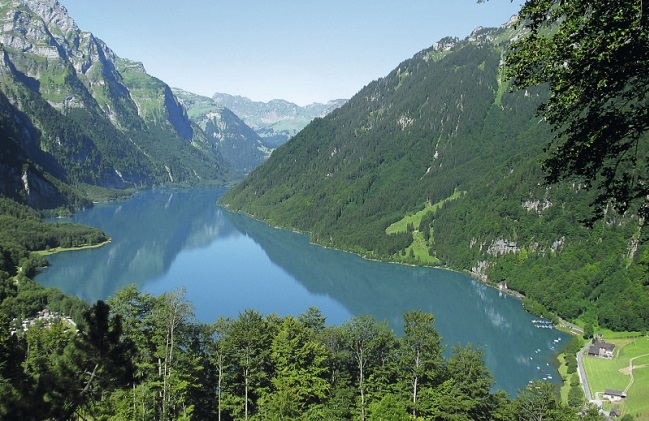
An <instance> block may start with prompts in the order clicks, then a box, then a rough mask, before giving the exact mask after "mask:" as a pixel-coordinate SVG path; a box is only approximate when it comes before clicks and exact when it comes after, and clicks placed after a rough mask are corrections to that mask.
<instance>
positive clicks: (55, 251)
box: [32, 238, 111, 257]
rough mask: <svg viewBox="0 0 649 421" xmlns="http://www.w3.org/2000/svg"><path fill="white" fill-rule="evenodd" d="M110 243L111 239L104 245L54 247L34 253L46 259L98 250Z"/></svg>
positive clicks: (103, 243)
mask: <svg viewBox="0 0 649 421" xmlns="http://www.w3.org/2000/svg"><path fill="white" fill-rule="evenodd" d="M110 242H111V239H110V238H109V239H108V240H106V241H104V242H102V243H98V244H85V245H82V246H78V247H54V248H51V249H49V250H36V251H33V252H32V253H36V254H38V255H40V256H43V257H46V256H51V255H53V254H58V253H66V252H69V251H79V250H87V249H96V248H99V247H103V246H105V245H106V244H108V243H110Z"/></svg>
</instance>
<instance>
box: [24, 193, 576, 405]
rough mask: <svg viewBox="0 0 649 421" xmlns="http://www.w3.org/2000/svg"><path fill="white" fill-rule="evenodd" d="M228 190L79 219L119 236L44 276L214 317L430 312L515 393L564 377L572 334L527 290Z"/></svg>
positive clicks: (152, 196)
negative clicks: (285, 215) (166, 301)
mask: <svg viewBox="0 0 649 421" xmlns="http://www.w3.org/2000/svg"><path fill="white" fill-rule="evenodd" d="M224 191H225V190H224V189H187V190H153V191H145V192H141V193H139V194H137V195H136V196H135V197H134V198H133V199H130V200H128V201H124V202H119V203H109V204H101V205H98V206H96V207H94V208H92V209H88V210H85V211H82V212H79V213H78V214H76V215H75V216H74V217H73V220H74V221H75V222H79V223H83V224H87V225H92V226H96V227H99V228H101V229H103V230H104V231H105V232H106V233H107V234H108V235H110V236H111V238H112V241H111V243H110V244H107V245H106V246H104V247H101V248H99V249H90V250H82V251H77V252H74V253H62V254H58V255H55V256H52V257H51V259H50V261H51V267H50V268H48V269H46V270H45V271H43V273H42V274H40V275H39V276H38V277H37V281H39V282H41V283H42V284H43V285H45V286H48V287H56V288H59V289H61V290H62V291H64V292H66V293H69V294H75V295H78V296H80V297H81V298H84V299H86V300H88V301H91V302H93V301H95V300H98V299H106V298H108V297H109V296H111V295H113V294H114V293H115V291H117V290H119V289H121V288H123V287H124V286H127V285H130V284H135V285H136V286H137V287H138V288H139V289H141V290H143V291H147V292H151V293H153V294H160V293H162V292H165V291H171V290H173V289H174V288H180V287H184V288H185V290H186V297H187V299H188V300H189V301H190V302H191V303H192V304H193V305H194V307H195V312H196V317H197V319H198V320H200V321H203V322H212V321H214V320H216V318H218V317H219V316H230V317H237V315H238V313H239V312H242V311H244V310H246V309H248V308H254V309H256V310H258V311H260V312H262V313H264V314H270V313H277V314H278V315H280V316H282V315H288V314H294V315H297V314H299V313H302V312H304V311H305V310H306V309H307V308H308V307H310V306H316V307H318V308H320V310H321V311H322V312H323V314H324V315H325V316H326V317H327V322H328V323H329V324H340V323H343V322H344V321H345V320H347V319H349V318H350V317H352V316H354V315H359V314H369V315H372V316H374V317H376V318H377V319H379V320H386V321H387V322H388V323H389V324H390V326H391V327H392V328H393V329H394V330H395V331H396V332H397V333H399V334H400V333H401V331H402V315H403V313H404V311H408V310H423V311H426V312H430V313H433V314H434V315H435V318H436V323H435V324H436V327H437V329H438V330H439V331H440V334H441V335H442V337H443V338H444V342H445V343H446V344H447V346H448V348H447V352H449V351H450V347H452V346H454V345H456V344H460V345H466V344H467V343H473V344H477V345H479V346H481V347H482V348H483V349H484V350H485V352H486V363H487V366H488V367H489V369H490V370H491V371H492V373H494V377H495V379H496V381H497V386H498V387H499V388H502V389H504V390H506V391H508V392H510V393H514V392H515V391H516V390H517V389H519V388H521V387H523V386H524V385H525V384H527V382H528V381H529V380H530V379H535V378H542V377H544V376H547V373H552V374H554V375H553V379H554V381H556V379H558V375H557V374H556V371H555V369H554V368H553V367H552V365H551V363H550V359H551V357H552V356H553V355H554V353H555V348H556V347H558V346H559V345H560V344H562V343H565V339H567V336H566V335H563V334H559V333H557V332H556V331H554V330H551V329H535V328H534V326H533V324H532V323H531V320H532V319H533V317H532V316H531V315H529V314H527V313H525V312H524V311H523V309H522V306H521V303H520V302H519V301H518V300H516V299H514V298H512V297H509V296H506V295H501V294H500V293H499V292H498V291H496V290H494V289H493V288H489V287H487V286H486V285H484V284H481V283H479V282H477V281H475V280H473V279H472V278H470V277H469V276H467V275H464V274H460V273H456V272H451V271H447V270H440V269H429V268H417V267H408V266H402V265H396V264H388V263H379V262H371V261H367V260H363V259H361V258H360V257H358V256H355V255H352V254H348V253H343V252H339V251H335V250H330V249H326V248H322V247H318V246H314V245H311V244H309V242H308V238H307V237H306V236H304V235H300V234H295V233H293V232H289V231H285V230H278V229H274V228H272V227H269V226H268V225H266V224H264V223H261V222H259V221H255V220H253V219H251V218H248V217H246V216H243V215H240V214H234V213H231V212H228V211H227V210H225V209H222V208H220V207H218V206H217V205H216V201H217V199H218V198H219V197H220V195H221V194H223V192H224ZM559 338H561V340H562V341H563V342H562V341H559Z"/></svg>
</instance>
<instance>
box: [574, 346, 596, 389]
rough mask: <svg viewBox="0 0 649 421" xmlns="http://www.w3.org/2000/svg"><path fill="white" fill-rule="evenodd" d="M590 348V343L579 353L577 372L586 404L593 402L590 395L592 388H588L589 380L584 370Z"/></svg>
mask: <svg viewBox="0 0 649 421" xmlns="http://www.w3.org/2000/svg"><path fill="white" fill-rule="evenodd" d="M589 347H590V342H588V343H587V344H586V346H584V347H583V348H582V349H581V350H580V351H579V352H578V353H577V372H578V373H579V381H580V382H581V387H582V388H583V389H584V395H586V402H592V401H593V397H592V396H591V394H590V387H589V386H588V378H587V377H586V370H584V354H585V353H586V352H588V348H589Z"/></svg>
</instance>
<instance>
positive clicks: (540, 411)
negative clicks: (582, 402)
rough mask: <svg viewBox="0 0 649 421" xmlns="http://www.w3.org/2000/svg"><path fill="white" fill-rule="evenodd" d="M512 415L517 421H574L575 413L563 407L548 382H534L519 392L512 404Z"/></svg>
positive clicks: (553, 388) (552, 386)
mask: <svg viewBox="0 0 649 421" xmlns="http://www.w3.org/2000/svg"><path fill="white" fill-rule="evenodd" d="M513 413H514V414H515V415H516V420H517V421H543V420H553V421H564V420H565V421H574V420H576V419H577V415H576V413H575V411H572V410H571V409H570V408H568V407H567V406H565V405H563V404H562V403H561V402H560V400H559V398H558V397H557V393H556V390H555V386H554V385H553V384H551V383H548V382H543V381H540V380H535V381H533V382H532V383H530V384H529V385H528V386H527V387H525V388H524V389H522V390H520V391H519V392H518V395H517V396H516V399H515V400H514V402H513Z"/></svg>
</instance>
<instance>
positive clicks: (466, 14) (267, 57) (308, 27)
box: [60, 0, 522, 105]
mask: <svg viewBox="0 0 649 421" xmlns="http://www.w3.org/2000/svg"><path fill="white" fill-rule="evenodd" d="M60 2H61V3H63V5H64V6H65V7H66V8H67V9H68V12H69V13H70V16H71V17H72V18H73V19H74V20H75V21H76V23H77V25H78V26H79V28H80V29H81V30H83V31H88V32H92V33H93V34H95V36H97V37H99V38H101V39H102V40H103V41H105V42H106V43H107V44H108V46H109V47H110V48H111V49H112V50H113V51H115V53H116V54H117V55H118V56H120V57H124V58H129V59H132V60H135V61H141V62H142V63H144V67H145V68H146V70H147V72H148V73H149V74H151V75H153V76H155V77H158V78H160V79H162V80H163V81H165V82H166V83H168V84H169V85H171V86H173V87H178V88H182V89H185V90H188V91H190V92H194V93H197V94H201V95H205V96H211V95H212V94H214V93H215V92H225V93H229V94H233V95H242V96H246V97H248V98H251V99H254V100H257V101H269V100H271V99H274V98H282V99H287V100H290V101H293V102H296V103H298V104H300V105H306V104H309V103H312V102H326V101H328V100H331V99H336V98H350V97H351V96H352V95H354V94H355V93H356V92H358V91H359V90H360V89H361V88H362V87H363V86H365V85H367V84H368V83H369V82H371V81H372V80H375V79H378V78H380V77H383V76H386V75H387V74H388V73H389V72H390V71H391V70H392V69H394V68H396V67H397V66H398V65H399V63H400V62H402V61H404V60H406V59H408V58H410V57H412V56H413V55H414V54H416V53H417V52H419V51H421V50H423V49H425V48H428V47H430V46H431V45H433V44H434V43H435V42H436V41H438V40H439V39H441V38H443V37H445V36H458V37H460V38H465V37H466V36H468V35H469V34H470V33H471V32H472V31H473V29H474V28H476V27H478V26H500V25H501V24H503V23H505V22H507V20H509V18H510V17H511V16H512V15H514V14H516V12H517V11H518V10H519V8H520V5H521V4H522V1H521V0H514V1H513V2H511V1H510V0H490V1H489V2H487V3H485V4H477V2H476V0H400V1H397V0H392V1H388V0H372V1H368V0H363V1H361V0H321V1H316V0H265V1H263V0H227V1H225V0H186V1H180V0H156V1H151V0H105V1H100V0H60Z"/></svg>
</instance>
